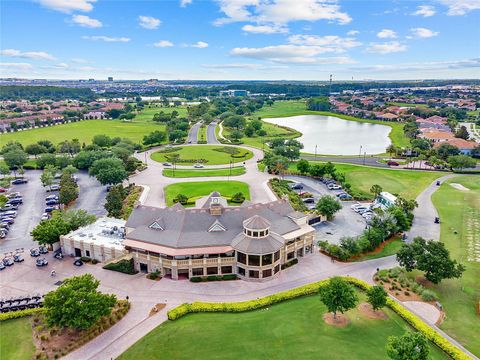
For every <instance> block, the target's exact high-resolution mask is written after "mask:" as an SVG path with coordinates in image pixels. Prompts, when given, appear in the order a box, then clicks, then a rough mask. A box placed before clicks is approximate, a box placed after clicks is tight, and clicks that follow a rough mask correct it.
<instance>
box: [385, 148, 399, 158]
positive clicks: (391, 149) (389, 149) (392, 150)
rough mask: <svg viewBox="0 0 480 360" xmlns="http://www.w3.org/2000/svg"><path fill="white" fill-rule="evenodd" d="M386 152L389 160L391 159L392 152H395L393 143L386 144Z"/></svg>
mask: <svg viewBox="0 0 480 360" xmlns="http://www.w3.org/2000/svg"><path fill="white" fill-rule="evenodd" d="M387 152H388V153H389V154H390V160H392V153H396V152H397V148H396V147H395V145H393V144H390V145H388V147H387Z"/></svg>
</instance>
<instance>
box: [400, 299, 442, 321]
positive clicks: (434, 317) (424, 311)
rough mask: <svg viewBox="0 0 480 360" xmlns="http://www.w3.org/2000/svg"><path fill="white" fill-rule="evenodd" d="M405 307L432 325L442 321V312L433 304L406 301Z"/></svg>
mask: <svg viewBox="0 0 480 360" xmlns="http://www.w3.org/2000/svg"><path fill="white" fill-rule="evenodd" d="M403 305H404V306H405V307H406V308H407V309H409V310H410V311H413V312H414V313H416V314H417V315H418V316H420V317H421V318H422V319H423V320H424V321H426V322H427V323H429V324H430V325H435V323H436V322H437V321H438V319H440V310H438V309H437V308H436V307H435V306H433V305H432V304H429V303H426V302H422V301H404V302H403Z"/></svg>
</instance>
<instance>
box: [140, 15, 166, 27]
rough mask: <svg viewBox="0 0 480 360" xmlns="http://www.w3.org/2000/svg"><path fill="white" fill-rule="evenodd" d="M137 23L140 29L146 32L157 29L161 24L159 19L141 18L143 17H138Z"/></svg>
mask: <svg viewBox="0 0 480 360" xmlns="http://www.w3.org/2000/svg"><path fill="white" fill-rule="evenodd" d="M138 22H139V24H140V26H141V27H143V28H144V29H148V30H155V29H158V27H159V26H160V24H161V23H162V21H161V20H160V19H157V18H154V17H151V16H143V15H140V16H139V17H138Z"/></svg>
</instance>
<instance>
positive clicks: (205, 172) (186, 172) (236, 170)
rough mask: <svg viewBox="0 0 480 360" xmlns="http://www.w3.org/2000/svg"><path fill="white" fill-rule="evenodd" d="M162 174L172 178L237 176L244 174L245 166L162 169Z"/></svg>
mask: <svg viewBox="0 0 480 360" xmlns="http://www.w3.org/2000/svg"><path fill="white" fill-rule="evenodd" d="M162 174H163V176H166V177H174V178H190V177H211V176H239V175H243V174H245V168H244V167H243V166H237V167H233V168H232V169H230V168H222V169H199V170H190V169H175V171H174V170H173V169H164V170H163V173H162Z"/></svg>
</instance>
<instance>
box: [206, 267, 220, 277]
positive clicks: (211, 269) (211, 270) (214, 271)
mask: <svg viewBox="0 0 480 360" xmlns="http://www.w3.org/2000/svg"><path fill="white" fill-rule="evenodd" d="M217 274H218V268H217V267H216V266H215V267H207V275H217Z"/></svg>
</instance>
